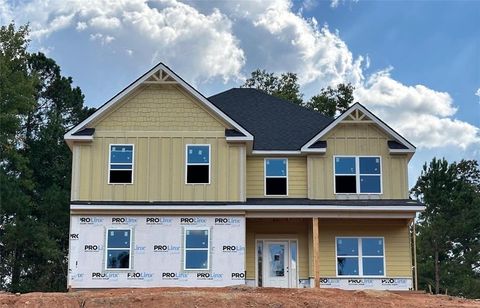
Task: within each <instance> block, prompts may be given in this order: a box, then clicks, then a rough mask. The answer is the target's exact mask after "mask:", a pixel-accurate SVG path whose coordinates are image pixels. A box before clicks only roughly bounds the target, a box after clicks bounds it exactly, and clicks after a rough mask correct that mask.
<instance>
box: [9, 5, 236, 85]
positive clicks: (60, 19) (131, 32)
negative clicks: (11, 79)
mask: <svg viewBox="0 0 480 308" xmlns="http://www.w3.org/2000/svg"><path fill="white" fill-rule="evenodd" d="M0 1H2V0H0ZM6 7H7V8H8V9H7V8H4V9H2V11H1V14H2V15H6V13H3V12H4V11H5V12H10V11H11V12H12V14H11V15H12V16H13V18H15V19H16V20H17V21H18V22H19V23H25V22H27V21H30V22H31V29H32V32H31V36H32V38H33V39H38V40H41V39H43V38H46V37H48V36H49V35H51V34H52V33H55V32H57V31H59V30H62V29H65V28H68V27H69V26H74V27H76V30H77V31H82V30H83V31H86V30H87V29H88V31H89V32H90V33H88V35H89V37H90V39H92V40H98V41H100V42H101V43H102V45H106V44H108V43H110V42H112V41H113V40H115V41H116V47H115V48H121V50H125V49H132V48H131V47H132V46H142V50H143V54H142V56H143V57H144V58H150V57H151V56H152V55H156V57H155V59H153V61H154V62H158V61H163V62H166V63H167V64H169V65H171V66H172V67H175V68H176V70H177V71H178V72H179V73H181V74H182V75H183V76H185V77H186V78H187V79H189V80H190V81H193V82H195V81H204V80H206V79H209V78H214V77H220V78H222V79H223V80H225V81H226V80H229V79H236V78H240V77H241V69H242V67H243V66H244V64H245V55H244V52H243V50H242V49H241V48H239V46H238V44H239V42H238V39H237V38H236V37H235V35H234V34H233V32H232V29H231V27H232V23H231V21H230V19H229V18H228V17H226V16H225V15H224V14H222V13H221V12H220V11H219V10H213V12H211V13H209V14H202V13H200V12H199V11H198V10H196V9H195V8H193V7H192V6H190V5H188V4H184V3H180V2H178V1H176V0H159V1H144V0H131V1H95V0H72V1H63V0H52V1H42V0H33V1H31V2H29V3H26V4H25V3H23V2H18V3H15V4H6ZM3 18H4V17H2V19H3ZM115 51H116V50H112V52H115Z"/></svg>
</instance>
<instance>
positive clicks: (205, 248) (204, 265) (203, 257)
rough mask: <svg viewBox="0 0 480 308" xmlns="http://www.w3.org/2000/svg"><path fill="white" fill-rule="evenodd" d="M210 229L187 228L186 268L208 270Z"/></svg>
mask: <svg viewBox="0 0 480 308" xmlns="http://www.w3.org/2000/svg"><path fill="white" fill-rule="evenodd" d="M209 240H210V230H209V229H186V230H185V241H184V243H185V255H184V259H185V269H186V270H208V268H209V265H210V264H209V263H210V254H209V251H210V248H209Z"/></svg>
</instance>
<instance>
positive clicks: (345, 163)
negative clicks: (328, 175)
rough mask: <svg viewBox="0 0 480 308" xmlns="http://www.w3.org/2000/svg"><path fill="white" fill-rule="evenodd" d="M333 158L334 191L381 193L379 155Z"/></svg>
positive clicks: (342, 192) (338, 192)
mask: <svg viewBox="0 0 480 308" xmlns="http://www.w3.org/2000/svg"><path fill="white" fill-rule="evenodd" d="M334 160H335V161H334V163H335V193H337V194H356V193H360V194H381V193H382V184H381V182H382V172H381V160H380V157H379V156H365V157H362V156H360V157H348V156H347V157H340V156H336V157H335V159H334Z"/></svg>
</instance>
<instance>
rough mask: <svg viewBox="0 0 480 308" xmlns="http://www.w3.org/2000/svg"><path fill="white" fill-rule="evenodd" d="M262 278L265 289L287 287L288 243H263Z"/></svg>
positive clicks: (288, 275)
mask: <svg viewBox="0 0 480 308" xmlns="http://www.w3.org/2000/svg"><path fill="white" fill-rule="evenodd" d="M263 251H264V255H263V260H265V262H264V264H263V277H264V279H265V280H264V281H265V282H264V286H265V287H276V288H288V287H289V280H290V279H289V277H290V274H289V271H290V268H289V266H288V265H289V263H290V262H289V261H290V256H289V247H288V241H265V249H264V250H263Z"/></svg>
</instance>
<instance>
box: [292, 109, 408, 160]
mask: <svg viewBox="0 0 480 308" xmlns="http://www.w3.org/2000/svg"><path fill="white" fill-rule="evenodd" d="M359 122H364V123H374V124H377V125H378V127H379V128H381V129H382V131H384V132H385V133H386V134H387V135H389V136H391V137H392V138H394V139H395V140H392V141H394V142H395V146H393V144H394V143H392V142H390V143H389V149H390V153H414V152H415V146H414V145H413V144H411V143H410V142H409V141H408V140H406V139H405V138H404V137H402V136H401V135H400V134H399V133H397V132H396V131H394V130H393V129H392V128H391V127H390V126H388V125H387V124H386V123H385V122H383V121H382V120H380V119H379V118H378V117H377V116H375V115H374V114H373V113H372V112H370V111H369V110H368V109H367V108H365V107H364V106H363V105H362V104H360V103H355V104H353V105H352V106H350V108H348V109H347V110H346V111H345V112H344V113H342V114H341V115H340V116H338V117H337V118H336V119H335V120H334V121H333V122H331V123H330V124H329V125H328V126H326V127H325V128H323V129H322V130H321V131H320V132H319V133H318V134H316V135H315V136H314V137H313V138H311V139H310V140H309V141H308V142H306V143H305V144H304V145H303V146H302V150H301V151H302V152H322V153H324V152H325V151H324V150H323V149H319V148H318V147H315V144H317V143H318V142H319V141H320V140H321V138H322V137H324V136H325V135H326V134H327V133H328V132H330V131H331V130H332V129H333V128H334V127H336V126H337V125H338V124H339V123H359ZM390 145H392V146H390Z"/></svg>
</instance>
